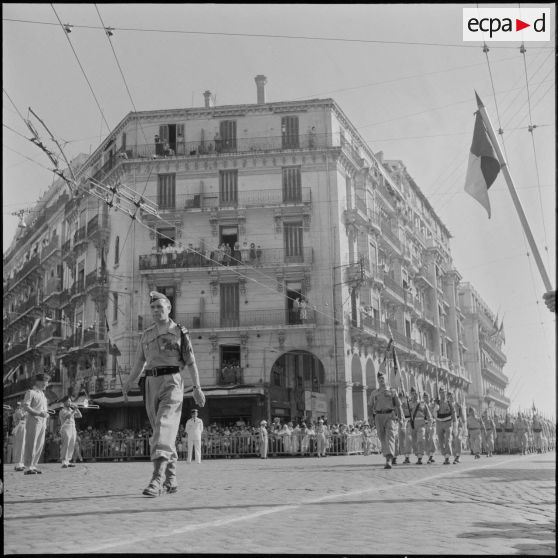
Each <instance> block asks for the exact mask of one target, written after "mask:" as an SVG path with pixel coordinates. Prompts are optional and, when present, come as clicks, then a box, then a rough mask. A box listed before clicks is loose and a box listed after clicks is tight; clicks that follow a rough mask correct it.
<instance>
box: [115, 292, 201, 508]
mask: <svg viewBox="0 0 558 558" xmlns="http://www.w3.org/2000/svg"><path fill="white" fill-rule="evenodd" d="M149 306H150V309H151V315H152V317H153V321H154V322H155V323H154V324H153V325H152V326H151V327H149V328H147V329H146V330H145V331H144V332H143V334H142V336H141V339H140V342H139V345H138V349H137V352H136V358H135V363H134V366H133V367H132V370H131V371H130V375H129V376H128V380H127V381H126V383H125V384H124V385H123V386H122V392H123V394H124V398H125V399H126V398H127V393H128V391H129V390H130V387H131V386H132V385H133V384H134V382H135V381H136V378H137V377H138V376H139V375H140V374H141V373H142V371H144V369H145V378H146V381H145V408H146V411H147V417H148V418H149V423H150V425H151V428H152V430H153V435H152V437H151V444H150V445H151V461H152V462H153V474H152V476H151V480H150V482H149V484H148V486H147V488H145V490H144V491H143V495H144V496H150V497H155V496H159V494H161V491H162V490H163V488H164V489H166V491H167V492H168V493H174V492H176V491H177V490H178V485H177V483H176V462H177V460H178V454H177V453H176V436H177V434H178V427H179V423H180V416H181V411H182V401H183V398H184V381H183V378H182V372H183V371H184V368H186V367H188V371H189V372H190V377H191V379H192V384H193V395H194V401H195V402H196V404H197V405H199V406H200V407H203V406H204V405H205V395H204V394H203V392H202V390H201V387H200V378H199V372H198V367H197V365H196V359H195V357H194V351H193V350H192V345H191V344H190V338H189V336H188V330H187V329H186V328H183V327H180V326H178V324H176V323H175V322H174V321H173V320H171V319H170V317H169V314H170V311H171V303H170V300H169V299H168V298H167V297H166V296H165V295H164V294H161V293H158V292H156V291H152V292H151V293H150V305H149ZM163 477H164V481H163Z"/></svg>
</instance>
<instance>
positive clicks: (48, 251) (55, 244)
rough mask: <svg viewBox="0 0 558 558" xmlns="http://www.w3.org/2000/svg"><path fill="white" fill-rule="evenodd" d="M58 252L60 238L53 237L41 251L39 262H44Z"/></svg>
mask: <svg viewBox="0 0 558 558" xmlns="http://www.w3.org/2000/svg"><path fill="white" fill-rule="evenodd" d="M59 252H60V237H59V236H57V235H55V236H53V237H52V238H51V239H50V242H49V243H48V244H47V245H46V246H44V247H43V249H42V250H41V262H46V261H47V260H48V259H49V258H51V257H52V256H55V255H57V254H58V253H59Z"/></svg>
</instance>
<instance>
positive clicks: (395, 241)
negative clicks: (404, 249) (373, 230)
mask: <svg viewBox="0 0 558 558" xmlns="http://www.w3.org/2000/svg"><path fill="white" fill-rule="evenodd" d="M380 228H381V230H382V236H383V238H386V239H387V240H389V242H390V243H391V245H392V247H394V248H395V249H396V251H397V252H400V251H401V241H400V240H399V236H398V235H397V233H396V232H395V231H394V230H393V228H392V226H391V223H389V222H388V221H386V220H385V219H382V220H381V221H380Z"/></svg>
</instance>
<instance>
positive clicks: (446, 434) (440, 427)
mask: <svg viewBox="0 0 558 558" xmlns="http://www.w3.org/2000/svg"><path fill="white" fill-rule="evenodd" d="M451 428H452V425H451V420H444V421H440V420H438V421H436V434H437V435H438V442H439V444H440V453H441V454H442V455H443V456H444V457H449V456H450V455H451Z"/></svg>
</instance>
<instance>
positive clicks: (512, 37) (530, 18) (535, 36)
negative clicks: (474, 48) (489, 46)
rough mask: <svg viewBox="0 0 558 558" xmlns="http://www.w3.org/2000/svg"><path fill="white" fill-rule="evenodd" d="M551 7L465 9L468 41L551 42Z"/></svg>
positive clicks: (464, 25)
mask: <svg viewBox="0 0 558 558" xmlns="http://www.w3.org/2000/svg"><path fill="white" fill-rule="evenodd" d="M550 21H551V19H550V8H463V40H464V41H550Z"/></svg>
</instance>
